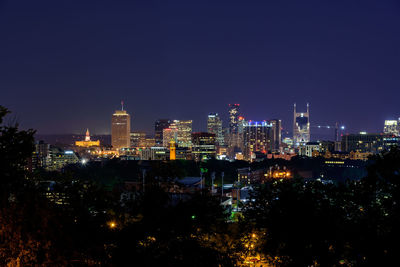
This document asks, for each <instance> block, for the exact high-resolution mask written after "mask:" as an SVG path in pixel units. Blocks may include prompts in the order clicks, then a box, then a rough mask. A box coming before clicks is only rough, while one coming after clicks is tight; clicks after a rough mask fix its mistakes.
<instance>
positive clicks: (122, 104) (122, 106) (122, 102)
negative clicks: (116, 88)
mask: <svg viewBox="0 0 400 267" xmlns="http://www.w3.org/2000/svg"><path fill="white" fill-rule="evenodd" d="M121 108H122V109H121V110H124V101H123V100H121Z"/></svg>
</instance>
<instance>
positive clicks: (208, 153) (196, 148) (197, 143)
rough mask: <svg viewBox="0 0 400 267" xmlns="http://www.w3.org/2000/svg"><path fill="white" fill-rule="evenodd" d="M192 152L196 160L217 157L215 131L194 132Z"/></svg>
mask: <svg viewBox="0 0 400 267" xmlns="http://www.w3.org/2000/svg"><path fill="white" fill-rule="evenodd" d="M192 154H193V159H194V160H196V161H200V160H204V159H210V158H215V156H216V154H217V151H216V147H215V134H213V133H202V132H200V133H193V134H192Z"/></svg>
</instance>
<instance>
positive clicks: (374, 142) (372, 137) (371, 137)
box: [342, 132, 400, 153]
mask: <svg viewBox="0 0 400 267" xmlns="http://www.w3.org/2000/svg"><path fill="white" fill-rule="evenodd" d="M399 145H400V137H396V136H393V135H392V134H389V135H388V134H368V133H365V132H361V133H359V134H347V135H344V136H343V137H342V151H344V152H351V151H354V152H361V153H364V152H371V153H380V152H382V151H385V150H389V149H390V148H391V147H392V146H399Z"/></svg>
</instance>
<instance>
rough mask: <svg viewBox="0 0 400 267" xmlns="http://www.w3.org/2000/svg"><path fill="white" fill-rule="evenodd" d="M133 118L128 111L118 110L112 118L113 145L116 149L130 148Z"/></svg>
mask: <svg viewBox="0 0 400 267" xmlns="http://www.w3.org/2000/svg"><path fill="white" fill-rule="evenodd" d="M130 132H131V116H130V115H129V114H128V113H127V112H126V110H116V111H115V112H114V114H113V115H112V118H111V145H112V147H113V148H114V149H117V150H118V149H121V148H127V147H130V145H131V141H130Z"/></svg>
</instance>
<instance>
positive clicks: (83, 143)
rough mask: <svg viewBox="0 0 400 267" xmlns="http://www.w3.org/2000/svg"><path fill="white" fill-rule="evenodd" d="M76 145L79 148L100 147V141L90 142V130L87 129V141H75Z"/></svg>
mask: <svg viewBox="0 0 400 267" xmlns="http://www.w3.org/2000/svg"><path fill="white" fill-rule="evenodd" d="M75 145H76V146H78V147H92V146H97V147H99V146H100V140H96V141H92V140H90V133H89V129H86V136H85V140H83V141H75Z"/></svg>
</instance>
